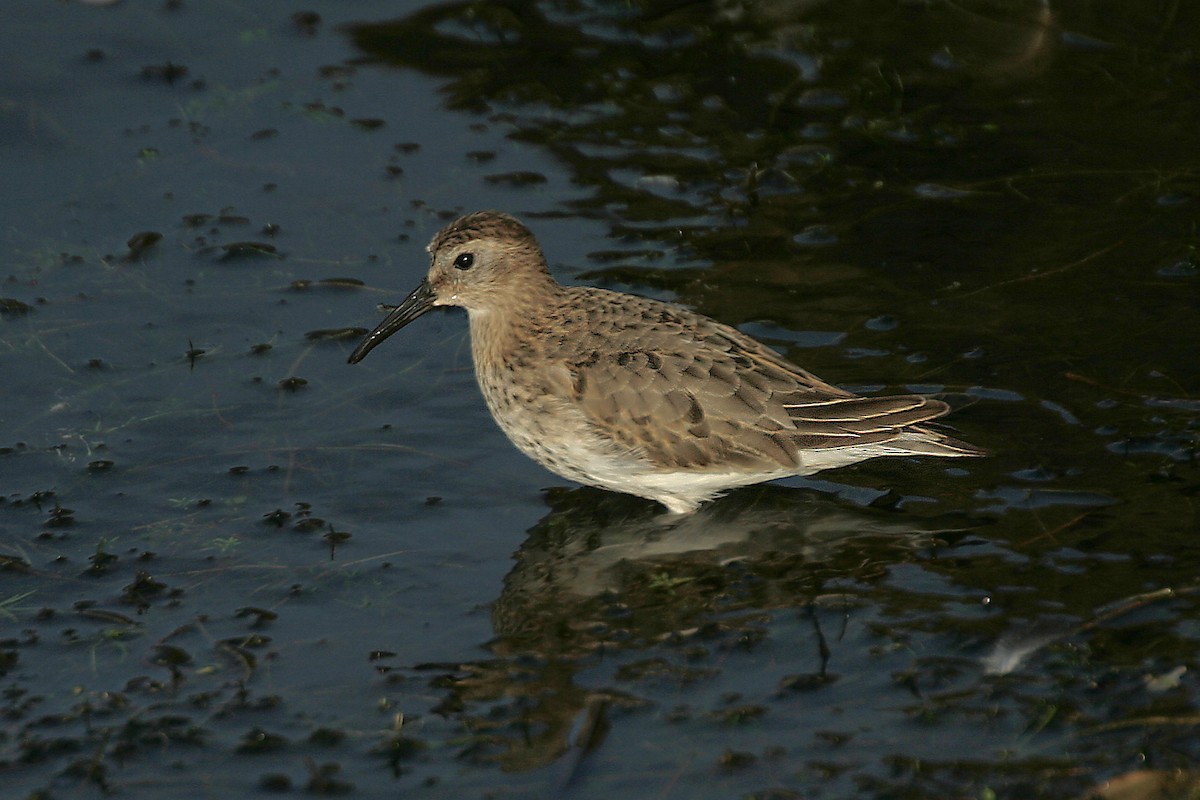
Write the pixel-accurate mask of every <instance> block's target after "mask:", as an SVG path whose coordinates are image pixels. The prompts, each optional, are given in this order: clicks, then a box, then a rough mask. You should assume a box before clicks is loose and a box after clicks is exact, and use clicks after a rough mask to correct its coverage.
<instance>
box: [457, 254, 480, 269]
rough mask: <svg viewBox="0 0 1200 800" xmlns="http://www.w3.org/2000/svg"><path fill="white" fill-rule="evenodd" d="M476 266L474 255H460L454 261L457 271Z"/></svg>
mask: <svg viewBox="0 0 1200 800" xmlns="http://www.w3.org/2000/svg"><path fill="white" fill-rule="evenodd" d="M474 264H475V254H474V253H459V254H458V258H456V259H454V268H455V269H470V268H471V267H472V266H473V265H474Z"/></svg>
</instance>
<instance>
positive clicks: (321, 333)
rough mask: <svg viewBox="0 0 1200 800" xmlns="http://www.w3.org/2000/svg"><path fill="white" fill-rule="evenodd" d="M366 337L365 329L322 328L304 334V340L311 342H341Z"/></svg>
mask: <svg viewBox="0 0 1200 800" xmlns="http://www.w3.org/2000/svg"><path fill="white" fill-rule="evenodd" d="M366 335H367V329H366V328H322V329H320V330H315V331H309V332H307V333H305V334H304V338H305V339H308V340H309V341H312V342H321V341H342V340H345V339H359V338H361V337H363V336H366Z"/></svg>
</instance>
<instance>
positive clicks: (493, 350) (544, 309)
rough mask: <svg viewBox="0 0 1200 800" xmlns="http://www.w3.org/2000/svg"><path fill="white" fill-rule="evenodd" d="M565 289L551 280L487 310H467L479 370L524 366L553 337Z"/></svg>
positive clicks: (529, 287) (523, 289)
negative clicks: (515, 364) (491, 366)
mask: <svg viewBox="0 0 1200 800" xmlns="http://www.w3.org/2000/svg"><path fill="white" fill-rule="evenodd" d="M562 295H563V287H562V286H561V285H559V284H558V283H557V282H556V281H554V280H552V279H550V280H547V281H546V282H545V283H544V284H537V285H525V286H523V287H522V290H521V291H520V292H519V293H514V294H513V295H512V296H510V297H508V298H505V302H502V303H495V304H493V305H489V306H488V307H485V308H468V309H467V316H468V318H469V319H470V323H471V350H472V353H473V355H474V357H475V363H476V365H477V366H479V365H482V364H490V365H493V366H494V367H497V368H501V367H502V366H503V365H505V364H508V363H513V362H521V361H523V360H525V359H526V358H528V357H529V356H530V355H531V354H532V353H533V352H536V351H537V350H539V349H540V348H541V346H542V345H543V343H544V342H545V340H546V337H547V336H551V335H553V331H554V328H555V319H556V318H557V316H558V309H559V308H560V307H561V306H562Z"/></svg>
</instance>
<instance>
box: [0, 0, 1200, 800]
mask: <svg viewBox="0 0 1200 800" xmlns="http://www.w3.org/2000/svg"><path fill="white" fill-rule="evenodd" d="M10 5H11V8H9V10H8V15H7V16H8V21H7V23H6V27H7V30H6V33H5V34H4V36H5V38H6V39H7V41H8V43H9V44H8V46H7V47H6V48H5V49H4V53H5V54H4V55H3V56H2V57H0V58H3V59H4V64H5V65H6V69H4V70H3V71H0V75H2V77H0V163H2V164H3V167H4V173H5V174H6V176H7V177H8V180H7V181H6V183H7V186H8V187H9V188H8V190H7V191H6V192H4V193H3V196H2V197H0V207H2V208H3V219H4V222H5V225H4V226H3V228H2V229H0V247H3V253H4V265H5V266H4V268H3V269H0V298H3V300H2V301H0V396H2V398H3V404H2V406H0V687H2V689H3V691H2V692H0V697H3V701H2V703H3V705H2V709H3V718H4V726H3V728H0V780H3V782H4V784H5V786H7V787H10V788H8V789H6V792H8V793H9V794H11V796H13V797H40V796H47V795H49V796H73V797H75V796H79V797H87V796H100V795H102V794H104V793H105V792H113V793H116V794H117V795H121V796H154V797H164V798H192V797H215V796H250V795H254V794H258V793H261V792H266V791H271V790H275V791H287V790H291V791H293V792H300V791H307V792H309V793H316V794H348V795H351V796H355V795H358V796H376V795H383V794H384V793H387V794H389V795H395V794H397V793H398V792H405V793H410V794H415V795H418V796H429V797H477V796H478V797H482V796H488V797H497V796H547V797H561V796H572V797H611V796H613V795H614V794H615V793H618V792H624V793H626V794H628V795H630V796H635V797H700V798H704V797H714V798H716V797H731V796H733V797H763V798H766V797H772V798H784V797H801V796H803V797H880V798H883V797H888V798H893V797H964V796H967V797H987V796H1000V797H1018V796H1020V797H1069V796H1077V795H1081V794H1083V793H1084V792H1085V791H1086V790H1088V788H1089V787H1093V786H1096V785H1098V784H1100V783H1101V782H1103V781H1106V780H1110V779H1113V778H1119V779H1125V780H1130V779H1131V778H1133V777H1143V778H1145V777H1146V776H1150V777H1149V778H1148V779H1150V780H1153V779H1154V776H1160V775H1161V773H1157V772H1156V773H1149V772H1147V773H1143V772H1140V771H1142V770H1161V771H1170V770H1176V769H1180V770H1189V769H1192V768H1193V767H1194V764H1195V762H1196V759H1197V757H1198V755H1200V753H1198V752H1197V750H1198V747H1197V743H1198V741H1200V739H1198V737H1196V736H1195V725H1196V719H1197V715H1198V711H1197V701H1196V683H1195V680H1196V679H1195V676H1196V674H1197V668H1196V666H1197V665H1196V661H1197V645H1198V644H1200V626H1198V625H1197V622H1196V619H1197V603H1198V601H1197V585H1196V575H1197V569H1198V567H1200V544H1198V540H1197V531H1198V528H1200V526H1198V524H1197V512H1196V503H1197V496H1198V493H1200V474H1198V471H1197V444H1198V441H1200V400H1198V399H1197V396H1198V392H1200V369H1198V368H1197V364H1198V363H1200V359H1198V358H1197V356H1198V348H1197V346H1196V342H1197V341H1200V314H1197V310H1198V309H1200V269H1198V268H1197V263H1196V258H1197V256H1196V247H1197V236H1196V222H1197V219H1198V209H1200V205H1198V203H1200V180H1198V178H1197V170H1198V169H1200V164H1198V163H1197V159H1196V155H1195V147H1194V146H1193V145H1194V138H1195V136H1194V133H1195V130H1197V124H1198V123H1200V119H1198V117H1200V104H1198V103H1197V100H1196V98H1197V97H1198V96H1200V95H1198V94H1197V89H1198V88H1200V87H1198V86H1197V76H1198V75H1200V73H1198V72H1197V62H1196V58H1197V56H1196V53H1197V52H1200V47H1198V46H1200V41H1197V38H1198V37H1200V34H1198V33H1197V31H1200V19H1198V18H1197V12H1196V10H1195V9H1193V8H1192V7H1191V6H1189V5H1187V4H1163V5H1161V6H1159V5H1153V6H1148V5H1147V4H1144V3H1137V2H1106V3H1097V2H1074V3H1063V4H1055V5H1053V6H1051V7H1049V8H1043V7H1040V6H1039V5H1038V4H1036V3H1018V2H988V3H983V2H981V3H966V4H957V5H944V4H937V3H931V4H915V3H914V4H899V5H897V4H893V3H884V2H846V3H822V2H809V3H769V4H764V3H754V4H736V3H722V4H715V5H709V4H683V5H680V4H653V3H642V4H634V5H630V4H626V3H612V4H605V3H543V4H528V5H525V4H513V5H502V4H485V5H453V4H452V5H442V6H431V5H427V4H421V3H409V4H397V3H383V2H364V3H356V4H353V5H352V6H351V5H349V4H346V5H338V6H337V7H336V8H334V9H324V8H322V9H320V15H321V16H320V18H318V19H312V18H308V17H304V16H294V15H295V14H296V8H295V7H294V5H292V4H284V3H277V2H258V3H253V4H240V5H239V4H236V3H234V4H230V3H225V4H199V3H195V4H179V3H169V4H164V5H158V6H156V7H154V8H146V7H145V6H143V5H141V4H135V3H128V2H127V3H117V4H115V5H112V6H95V5H88V4H83V3H80V4H72V5H66V4H50V5H47V4H40V3H32V2H23V1H22V2H15V3H12V4H10ZM485 207H494V208H501V209H504V210H507V211H510V212H513V213H516V214H518V215H519V216H521V217H522V218H524V219H525V220H526V221H527V222H528V223H529V224H530V225H531V226H532V227H533V228H534V229H535V231H536V232H537V233H538V235H539V237H540V239H541V241H542V243H543V245H544V246H545V248H546V251H547V254H548V257H549V260H550V263H551V266H552V269H553V270H554V271H555V273H556V274H557V275H558V276H559V277H560V278H561V279H562V280H564V281H570V282H585V283H591V284H596V285H604V286H609V287H613V288H619V289H623V290H629V291H636V292H639V293H643V294H648V295H652V296H656V297H662V298H667V299H673V300H677V301H679V302H682V303H685V304H688V305H690V306H692V307H695V308H697V309H699V310H700V311H702V312H704V313H707V314H710V315H712V316H715V317H717V318H719V319H721V320H723V321H725V322H728V323H731V324H736V325H739V326H741V327H743V329H744V330H747V331H748V332H751V333H753V335H755V336H758V337H760V338H762V339H764V340H765V341H769V342H771V343H772V344H774V345H775V346H777V347H778V348H780V349H781V350H782V351H783V352H785V353H787V354H789V355H790V356H791V357H793V358H795V359H796V360H797V361H799V362H801V363H803V365H804V366H806V367H807V368H809V369H811V370H813V371H814V372H816V373H817V374H819V375H821V376H822V377H824V378H826V379H828V380H831V381H833V382H836V383H838V384H840V385H844V386H847V387H850V388H853V389H855V390H860V391H879V390H903V389H905V388H906V387H908V388H909V389H911V390H915V391H926V392H945V393H948V394H950V395H951V396H953V397H954V398H956V401H957V402H960V403H961V405H962V406H963V407H962V408H961V409H960V410H959V411H957V412H956V413H955V415H954V416H953V417H951V418H950V419H949V422H950V423H951V424H952V425H953V426H954V428H955V430H956V435H958V436H961V437H962V438H964V439H966V440H967V441H970V442H972V443H975V444H978V445H981V446H984V447H987V448H988V449H989V450H990V451H991V452H992V455H991V456H990V457H989V458H987V459H983V460H978V461H970V462H964V461H961V460H960V461H955V462H940V461H933V460H926V461H918V460H890V461H887V460H878V461H874V462H868V463H866V464H861V465H857V466H855V467H852V468H849V469H845V470H840V471H837V472H832V473H823V474H821V475H820V476H817V477H815V478H812V479H807V480H792V481H786V482H784V484H783V485H772V486H766V487H753V488H749V489H745V490H740V491H737V492H734V493H732V494H731V495H730V496H728V497H726V498H724V499H722V500H720V501H718V502H716V503H714V504H712V505H711V506H708V507H706V508H705V509H704V510H703V511H702V512H700V513H698V514H697V515H695V516H694V517H692V518H689V519H686V520H684V521H669V520H664V519H663V518H662V517H661V516H660V514H659V510H658V509H657V508H656V507H655V506H654V505H653V504H650V503H646V502H644V501H641V500H637V499H634V498H628V497H622V496H616V495H610V494H606V493H604V492H600V491H596V490H591V489H578V488H575V487H571V486H569V485H567V484H565V483H564V482H563V481H561V480H559V479H558V478H556V477H555V476H553V475H550V474H549V473H547V472H545V471H543V470H542V469H541V468H540V467H538V466H537V465H535V464H533V463H531V462H529V461H528V460H527V459H525V458H524V457H523V456H521V455H520V454H519V453H517V452H516V450H515V449H513V448H512V447H511V446H510V445H509V444H508V442H507V441H506V440H505V439H504V438H503V435H502V434H501V433H500V432H499V431H498V430H497V429H496V427H495V425H494V424H493V423H492V421H491V420H490V418H489V417H488V415H487V411H486V409H485V408H484V406H483V403H482V400H481V399H480V397H479V395H478V391H477V389H476V388H475V385H474V378H473V376H472V374H471V365H470V355H469V352H468V349H467V342H466V325H465V320H464V319H463V316H462V314H461V313H460V312H458V313H456V312H450V313H446V314H436V315H430V316H429V317H428V318H426V319H422V320H421V321H420V322H419V323H418V324H416V325H413V326H411V327H410V328H408V329H406V330H405V331H404V332H403V334H402V335H399V336H397V337H395V338H394V339H393V340H392V341H389V343H388V345H387V347H385V348H381V349H380V350H379V351H377V352H376V353H374V354H372V357H371V358H370V359H368V360H367V361H365V362H364V363H362V364H360V365H357V366H354V367H351V366H348V365H347V364H346V363H345V357H346V355H347V354H348V352H349V350H350V348H351V347H353V344H354V343H355V342H356V339H357V336H359V335H361V332H363V331H364V330H365V329H367V328H370V327H372V326H373V325H374V324H375V323H376V322H377V321H378V319H379V312H378V311H377V305H378V304H380V303H395V302H398V300H399V299H400V298H401V297H402V296H403V294H404V293H405V292H407V291H408V290H409V289H410V288H411V287H412V286H413V285H415V283H416V282H417V280H419V278H420V276H421V275H422V274H423V271H424V268H425V258H426V256H425V253H424V250H423V248H424V245H425V243H426V242H427V241H428V238H429V236H430V235H431V234H432V233H433V232H434V231H435V230H436V229H437V228H438V227H440V225H441V224H443V223H444V221H445V219H446V218H448V217H450V216H453V215H455V214H456V213H459V212H460V211H464V210H471V209H476V208H485ZM1178 780H1179V783H1178V784H1175V785H1172V786H1170V787H1168V788H1170V789H1172V790H1175V791H1177V792H1179V793H1180V794H1178V796H1185V795H1184V794H1183V793H1184V792H1186V791H1188V787H1191V791H1194V790H1195V789H1194V786H1195V782H1194V781H1195V779H1194V777H1193V776H1192V775H1191V774H1190V773H1186V772H1185V773H1183V774H1182V775H1181V776H1179V778H1178ZM1143 796H1148V795H1143Z"/></svg>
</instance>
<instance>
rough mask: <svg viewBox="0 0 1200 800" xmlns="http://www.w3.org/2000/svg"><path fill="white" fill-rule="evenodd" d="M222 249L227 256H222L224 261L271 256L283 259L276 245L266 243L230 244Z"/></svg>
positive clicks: (222, 246) (224, 245)
mask: <svg viewBox="0 0 1200 800" xmlns="http://www.w3.org/2000/svg"><path fill="white" fill-rule="evenodd" d="M221 249H222V250H224V251H225V254H224V255H223V256H221V260H222V261H233V260H235V259H239V258H262V257H266V256H269V257H271V258H283V256H282V255H280V254H279V251H278V250H276V249H275V245H273V244H267V243H266V242H230V243H229V244H223V245H221Z"/></svg>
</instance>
